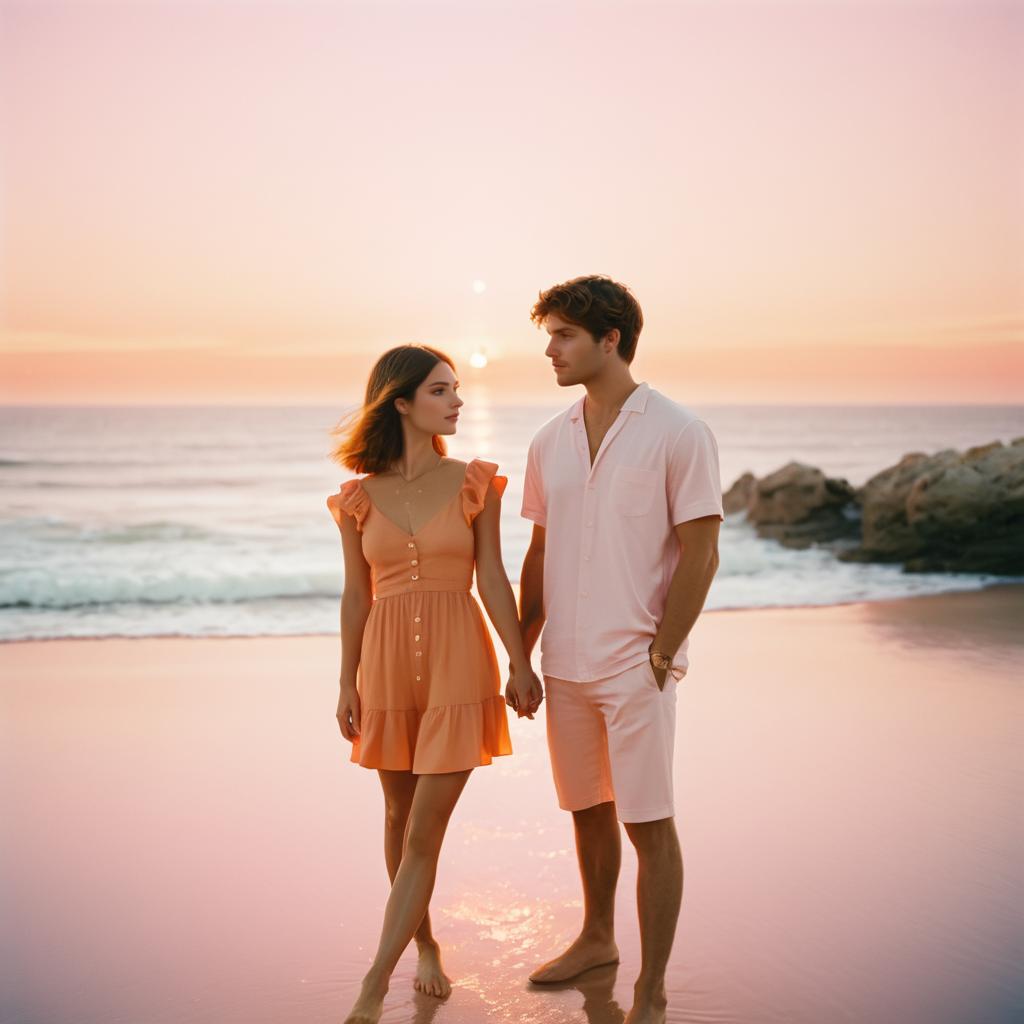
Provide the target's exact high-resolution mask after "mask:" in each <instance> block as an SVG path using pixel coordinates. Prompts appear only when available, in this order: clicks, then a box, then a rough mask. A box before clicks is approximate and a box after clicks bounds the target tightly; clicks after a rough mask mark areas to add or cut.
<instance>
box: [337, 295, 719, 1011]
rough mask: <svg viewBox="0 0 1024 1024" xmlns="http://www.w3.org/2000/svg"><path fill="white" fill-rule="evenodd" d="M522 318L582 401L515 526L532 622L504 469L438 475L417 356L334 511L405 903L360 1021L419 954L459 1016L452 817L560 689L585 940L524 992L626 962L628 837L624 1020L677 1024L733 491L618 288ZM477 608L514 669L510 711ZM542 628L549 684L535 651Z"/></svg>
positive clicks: (451, 407)
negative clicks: (628, 850)
mask: <svg viewBox="0 0 1024 1024" xmlns="http://www.w3.org/2000/svg"><path fill="white" fill-rule="evenodd" d="M531 319H532V320H533V321H534V323H536V324H537V325H538V326H540V327H542V328H543V329H544V330H545V331H546V332H547V334H548V335H549V338H550V340H549V342H548V345H547V348H546V349H545V350H544V354H545V356H547V358H548V359H550V360H551V363H552V365H553V368H554V372H555V377H556V380H557V382H558V384H559V385H560V386H561V387H569V386H571V385H574V384H582V385H584V387H585V388H586V393H585V395H583V397H582V398H580V399H579V401H577V402H576V403H575V404H574V405H573V406H571V407H570V408H569V409H568V410H566V411H565V412H563V413H561V414H559V415H557V416H555V417H554V418H553V419H551V420H549V421H548V422H547V423H545V424H544V426H542V427H541V428H540V430H539V431H538V433H537V435H536V436H535V437H534V439H533V441H532V442H531V443H530V447H529V452H528V454H527V459H526V479H525V484H524V495H523V504H522V509H521V513H522V515H523V516H524V517H525V518H527V519H529V520H531V521H532V522H533V524H534V526H533V536H532V539H531V541H530V546H529V550H528V551H527V553H526V558H525V560H524V562H523V567H522V574H521V588H520V589H521V594H520V604H519V609H518V614H517V609H516V604H515V598H514V596H513V593H512V588H511V586H510V585H509V582H508V578H507V577H506V575H505V570H504V567H503V565H502V559H501V544H500V527H499V518H500V509H501V502H500V499H501V494H502V492H503V491H504V489H505V485H506V483H507V482H508V479H507V477H504V476H500V475H498V474H497V469H498V467H497V466H496V465H495V464H494V463H492V462H485V461H483V460H481V459H473V460H472V461H470V462H469V463H464V462H460V461H459V460H457V459H451V458H447V457H446V456H445V451H446V447H445V443H444V441H443V440H442V436H443V435H445V434H454V433H455V427H456V422H457V420H458V410H459V407H460V406H461V405H462V404H463V402H462V399H461V398H460V397H459V396H458V381H457V378H456V375H455V368H454V366H453V364H452V362H451V360H450V359H449V358H448V357H447V356H446V355H444V354H443V353H441V352H438V351H437V350H435V349H432V348H428V347H426V346H422V345H404V346H401V347H398V348H394V349H391V350H390V351H388V352H386V353H385V354H384V355H383V356H381V358H380V359H379V360H378V362H377V364H376V365H375V366H374V368H373V371H372V372H371V374H370V379H369V382H368V384H367V388H366V399H365V402H364V403H363V405H362V407H361V408H360V409H359V410H357V411H356V413H355V414H354V417H353V422H352V423H351V424H350V425H347V426H345V427H344V428H341V429H340V433H341V435H342V437H341V440H340V443H339V444H338V446H337V448H336V450H335V452H334V453H333V457H334V458H335V460H336V461H338V462H340V463H341V464H342V465H344V466H346V467H347V468H349V469H352V470H354V471H355V472H357V473H364V474H366V475H365V476H362V477H359V478H356V479H353V480H349V481H347V482H346V483H345V484H343V485H342V487H341V489H340V490H339V492H338V493H337V494H334V495H331V497H330V498H329V499H328V501H327V505H328V508H329V509H330V511H331V514H332V516H333V517H334V519H335V521H336V522H337V524H338V528H339V530H340V532H341V541H342V547H343V550H344V558H345V588H344V593H343V595H342V599H341V696H340V699H339V701H338V722H339V724H340V727H341V732H342V735H343V736H344V737H345V738H346V739H347V740H350V741H351V743H352V754H351V760H352V761H355V762H357V763H359V764H361V765H364V766H365V767H367V768H375V769H377V771H378V773H379V775H380V779H381V785H382V786H383V789H384V802H385V810H386V816H385V821H386V825H385V860H386V862H387V870H388V874H389V875H390V877H391V883H392V887H391V893H390V896H389V898H388V901H387V907H386V909H385V912H384V925H383V931H382V934H381V938H380V944H379V946H378V948H377V953H376V956H375V958H374V960H373V963H372V965H371V967H370V970H369V972H368V973H367V975H366V977H365V979H364V980H363V985H362V990H361V992H360V995H359V998H358V1000H357V1002H356V1004H355V1006H354V1007H353V1009H352V1011H351V1012H350V1014H349V1016H348V1017H347V1018H346V1024H370V1022H376V1021H378V1020H379V1019H380V1017H381V1014H382V1012H383V1002H384V997H385V994H386V993H387V991H388V983H389V979H390V977H391V974H392V972H393V971H394V968H395V965H396V964H397V963H398V960H399V957H400V956H401V955H402V953H403V952H404V950H405V948H406V947H407V946H408V944H409V942H410V940H412V939H415V940H416V945H417V949H418V951H419V962H418V965H417V971H416V980H415V982H414V984H415V987H416V988H417V989H418V990H419V991H421V992H424V993H427V994H430V995H434V996H438V997H440V998H444V997H445V996H447V995H448V993H449V992H450V991H451V984H450V979H449V978H448V977H447V975H446V974H445V973H444V971H443V969H442V966H441V958H440V950H439V947H438V944H437V942H436V940H435V939H434V935H433V932H432V930H431V922H430V914H429V911H428V905H429V902H430V896H431V892H432V890H433V887H434V879H435V876H436V872H437V862H438V856H439V854H440V851H441V844H442V840H443V838H444V834H445V829H446V827H447V824H448V820H449V818H450V816H451V813H452V811H453V809H454V807H455V804H456V802H457V801H458V799H459V795H460V794H461V792H462V790H463V787H464V786H465V785H466V781H467V780H468V778H469V774H470V772H471V771H472V770H473V769H474V768H476V767H478V766H480V765H485V764H490V763H491V759H492V758H493V757H495V756H497V755H501V754H509V753H511V752H512V747H511V743H510V741H509V731H508V722H507V719H506V714H507V712H506V704H507V705H508V706H509V707H511V708H512V709H513V710H515V711H516V713H517V715H518V716H519V717H523V716H525V717H527V718H531V719H532V718H533V715H534V713H535V712H536V711H537V709H538V708H539V707H540V704H541V701H542V700H543V698H544V695H545V693H546V696H547V715H546V717H547V736H548V747H549V750H550V753H551V765H552V770H553V774H554V781H555V788H556V791H557V793H558V801H559V805H560V806H561V807H562V808H563V809H564V810H567V811H572V813H573V821H574V826H575V833H576V851H577V856H578V859H579V866H580V873H581V875H582V880H583V893H584V919H583V926H582V929H581V932H580V935H579V937H578V938H577V939H576V940H575V942H573V943H572V945H571V946H569V948H568V949H567V950H565V951H564V952H563V953H562V954H561V955H560V956H558V957H556V958H555V959H554V960H551V961H550V962H548V963H546V964H544V965H543V966H542V967H539V968H538V969H537V970H536V971H534V973H533V974H531V975H530V980H531V981H533V982H535V983H538V984H542V983H545V982H558V981H564V980H566V979H568V978H571V977H575V976H576V975H577V974H579V973H581V972H583V971H585V970H588V969H589V968H591V967H596V966H598V965H600V964H606V963H611V962H615V961H617V959H618V949H617V948H616V945H615V939H614V934H613V913H614V902H615V885H616V881H617V879H618V874H619V863H620V855H621V843H620V832H619V825H618V822H619V821H621V822H623V824H624V826H625V829H626V832H627V834H628V836H629V839H630V841H631V842H632V844H633V846H634V847H635V848H636V851H637V856H638V861H639V879H638V887H637V902H638V910H639V917H640V936H641V949H642V963H641V969H640V975H639V977H638V979H637V981H636V984H635V986H634V1003H633V1007H632V1009H631V1010H630V1013H629V1015H628V1016H627V1018H626V1020H627V1022H628V1024H648V1022H662V1021H664V1020H665V1007H666V994H665V967H666V964H667V962H668V957H669V952H670V950H671V947H672V941H673V937H674V935H675V928H676V921H677V919H678V916H679V905H680V901H681V898H682V886H683V865H682V856H681V853H680V849H679V840H678V837H677V834H676V829H675V821H674V818H673V814H674V813H675V812H674V806H673V793H672V750H673V739H674V735H675V707H676V685H677V682H678V680H679V679H680V678H682V676H683V674H684V672H685V671H686V666H687V661H686V646H687V639H686V638H687V635H688V634H689V632H690V630H691V628H692V626H693V624H694V622H695V621H696V619H697V616H698V615H699V614H700V611H701V608H702V607H703V604H704V599H705V597H706V595H707V591H708V588H709V586H710V584H711V580H712V577H713V576H714V574H715V571H716V569H717V566H718V529H719V525H720V522H721V519H722V496H721V485H720V480H719V474H718V451H717V445H716V442H715V439H714V437H713V435H712V433H711V431H710V430H709V429H708V427H707V426H706V424H705V423H704V422H703V421H701V420H700V419H698V418H697V417H696V416H695V415H694V414H693V413H692V412H690V411H689V410H687V409H686V408H684V407H682V406H680V405H677V404H676V403H674V402H672V401H671V400H669V399H668V398H666V397H665V396H664V395H662V394H660V393H659V392H658V391H655V390H654V389H653V388H651V387H650V386H649V385H648V384H646V383H640V384H637V383H636V382H635V381H634V380H633V378H632V376H631V375H630V369H629V367H630V363H631V362H632V359H633V355H634V353H635V351H636V344H637V338H638V336H639V334H640V329H641V327H642V326H643V316H642V314H641V311H640V306H639V305H638V303H637V301H636V299H635V298H634V296H633V295H632V293H631V292H630V291H629V289H628V288H626V287H625V286H623V285H621V284H618V283H616V282H615V281H612V280H610V279H608V278H606V277H581V278H576V279H574V280H572V281H568V282H566V283H564V284H560V285H556V286H555V287H553V288H550V289H548V290H547V291H545V292H543V293H541V295H540V297H539V300H538V302H537V303H536V304H535V305H534V307H533V310H532V313H531ZM474 564H475V566H476V582H477V590H478V592H479V594H480V598H481V599H482V601H483V604H484V607H485V608H486V610H487V614H488V616H489V617H490V620H491V622H492V623H493V624H494V629H495V631H496V632H497V634H498V636H499V637H500V639H501V642H502V644H503V645H504V647H505V649H506V651H507V652H508V655H509V659H510V666H509V681H508V684H507V686H506V689H505V696H504V698H503V697H502V696H501V693H500V676H499V669H498V663H497V658H496V656H495V652H494V646H493V644H492V643H491V640H490V634H489V633H488V630H487V627H486V625H485V623H484V620H483V616H482V615H481V613H480V609H479V606H478V605H477V603H476V601H475V600H474V598H473V597H472V595H471V594H470V587H471V584H472V580H473V567H474ZM542 627H544V636H543V642H542V645H541V666H542V670H543V674H544V685H543V686H542V685H541V682H540V680H538V678H537V676H536V675H535V674H534V672H533V669H532V668H531V666H530V652H531V650H532V649H533V646H534V643H535V642H536V640H537V637H538V634H539V633H540V631H541V628H542Z"/></svg>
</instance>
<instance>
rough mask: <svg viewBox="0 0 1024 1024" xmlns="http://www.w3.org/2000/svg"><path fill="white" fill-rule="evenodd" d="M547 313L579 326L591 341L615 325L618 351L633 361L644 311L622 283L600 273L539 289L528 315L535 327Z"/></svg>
mask: <svg viewBox="0 0 1024 1024" xmlns="http://www.w3.org/2000/svg"><path fill="white" fill-rule="evenodd" d="M549 313H554V314H556V315H557V316H560V317H561V318H562V319H563V320H566V321H568V322H569V323H571V324H576V325H577V326H578V327H582V328H583V329H584V330H585V331H587V332H588V333H589V334H590V335H592V336H593V338H594V341H600V340H601V339H602V338H603V337H604V336H605V335H606V334H607V333H608V332H609V331H610V330H612V328H615V327H617V328H618V329H619V345H618V352H619V355H620V356H621V357H622V359H623V360H624V361H625V362H627V363H631V362H632V361H633V356H634V354H635V353H636V342H637V338H639V337H640V331H641V330H642V329H643V326H644V315H643V313H642V312H641V311H640V303H639V302H637V301H636V298H635V297H634V295H633V293H632V292H631V291H630V290H629V289H628V288H627V287H626V286H625V285H624V284H619V283H618V282H617V281H613V280H612V279H611V278H610V277H605V276H604V275H602V274H591V275H589V276H587V277H574V278H573V279H572V280H571V281H565V282H564V283H562V284H556V285H554V286H553V287H551V288H548V289H547V290H546V291H543V292H541V293H540V295H539V297H538V299H537V301H536V303H534V306H533V309H532V310H531V311H530V319H531V320H532V321H533V322H534V323H535V324H536V325H537V326H538V327H539V326H540V325H541V322H542V321H543V319H544V317H546V316H547V315H548V314H549Z"/></svg>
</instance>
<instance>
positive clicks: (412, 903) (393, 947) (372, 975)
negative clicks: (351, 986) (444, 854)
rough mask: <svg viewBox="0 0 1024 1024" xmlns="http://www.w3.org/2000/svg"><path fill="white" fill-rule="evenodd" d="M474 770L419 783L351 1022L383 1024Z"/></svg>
mask: <svg viewBox="0 0 1024 1024" xmlns="http://www.w3.org/2000/svg"><path fill="white" fill-rule="evenodd" d="M469 775H470V773H469V771H464V772H445V773H444V774H442V775H420V776H419V777H418V779H417V782H416V792H415V794H414V795H413V800H412V808H411V809H410V811H409V823H408V826H407V833H406V839H405V851H404V853H403V855H402V862H401V864H400V865H399V867H398V873H397V874H396V875H395V880H394V882H393V883H392V886H391V895H390V896H388V902H387V906H386V907H385V909H384V927H383V928H382V929H381V936H380V943H379V944H378V947H377V955H376V957H374V961H373V964H372V965H371V967H370V970H369V971H368V972H367V974H366V977H365V978H364V979H363V987H362V991H361V992H360V995H359V998H358V999H357V1000H356V1004H355V1006H354V1007H353V1008H352V1011H351V1013H350V1014H349V1015H348V1017H346V1018H345V1024H377V1022H378V1021H379V1020H380V1017H381V1013H382V1012H383V1010H384V996H385V995H386V994H387V991H388V983H389V981H390V979H391V975H392V972H393V971H394V969H395V965H396V964H397V963H398V959H399V957H400V956H401V955H402V953H403V952H404V951H405V948H406V946H408V945H409V943H410V942H411V941H412V938H413V936H414V935H415V934H416V930H417V929H418V928H419V927H420V925H421V924H422V922H423V917H424V915H425V914H426V912H427V907H428V906H429V905H430V896H431V893H432V892H433V891H434V880H435V879H436V877H437V860H438V857H439V855H440V853H441V844H442V842H443V841H444V834H445V830H446V829H447V828H448V820H449V818H450V817H451V814H452V811H453V810H454V809H455V805H456V803H457V802H458V799H459V796H460V795H461V794H462V790H463V787H464V786H465V785H466V781H467V779H468V778H469Z"/></svg>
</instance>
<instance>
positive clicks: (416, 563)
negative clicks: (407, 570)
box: [409, 558, 420, 565]
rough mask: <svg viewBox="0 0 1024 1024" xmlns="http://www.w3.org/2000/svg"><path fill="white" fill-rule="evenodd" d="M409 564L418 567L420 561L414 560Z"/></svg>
mask: <svg viewBox="0 0 1024 1024" xmlns="http://www.w3.org/2000/svg"><path fill="white" fill-rule="evenodd" d="M409 564H410V565H419V564H420V560H419V559H418V558H414V559H413V560H412V561H411V562H410V563H409Z"/></svg>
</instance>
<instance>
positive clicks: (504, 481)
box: [462, 459, 508, 526]
mask: <svg viewBox="0 0 1024 1024" xmlns="http://www.w3.org/2000/svg"><path fill="white" fill-rule="evenodd" d="M497 472H498V464H497V463H496V462H485V461H484V460H483V459H473V461H472V462H470V463H469V465H468V466H466V480H465V482H464V483H463V485H462V514H463V515H464V516H465V517H466V523H467V525H469V526H472V525H473V520H474V519H476V517H477V516H478V515H479V514H480V512H481V511H482V510H483V507H484V499H485V498H486V497H487V488H488V487H489V486H490V483H491V481H492V480H493V481H494V487H495V489H496V490H497V492H498V496H499V497H500V496H501V495H502V494H504V493H505V487H506V486H507V485H508V477H507V476H498V475H497Z"/></svg>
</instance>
